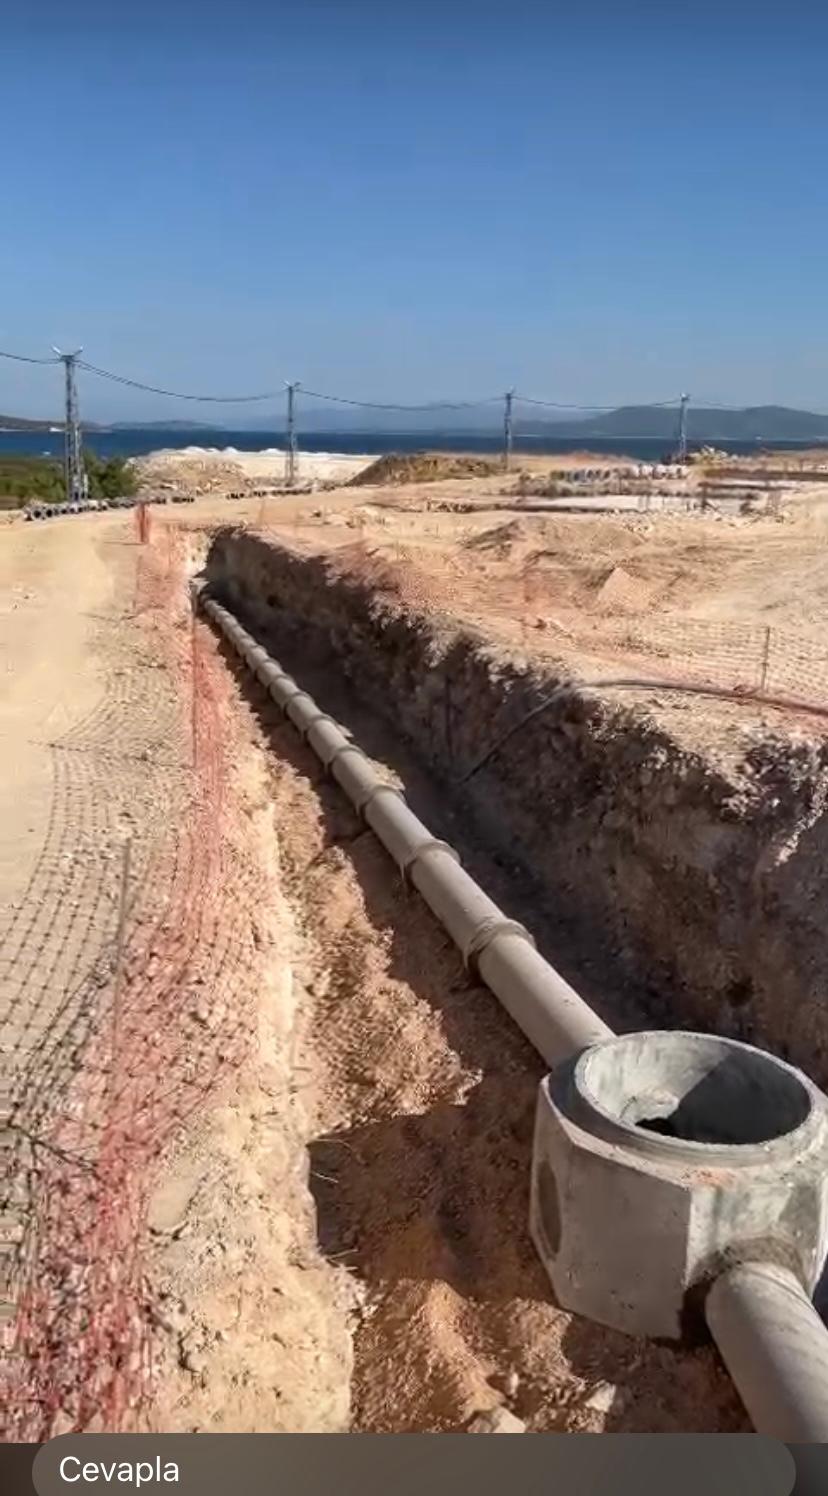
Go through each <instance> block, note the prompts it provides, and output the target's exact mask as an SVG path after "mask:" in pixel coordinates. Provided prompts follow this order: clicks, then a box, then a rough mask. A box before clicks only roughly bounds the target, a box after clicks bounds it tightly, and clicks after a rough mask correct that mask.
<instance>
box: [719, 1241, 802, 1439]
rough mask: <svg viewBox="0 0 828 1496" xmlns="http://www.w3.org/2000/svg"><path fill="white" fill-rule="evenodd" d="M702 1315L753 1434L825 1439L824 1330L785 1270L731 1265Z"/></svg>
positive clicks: (791, 1276) (763, 1265)
mask: <svg viewBox="0 0 828 1496" xmlns="http://www.w3.org/2000/svg"><path fill="white" fill-rule="evenodd" d="M705 1313H706V1317H707V1323H708V1325H709V1327H710V1333H711V1334H712V1336H713V1339H714V1340H715V1342H716V1344H717V1346H718V1347H719V1350H720V1352H721V1355H722V1360H723V1361H724V1363H725V1366H726V1367H727V1369H728V1371H729V1372H730V1375H731V1376H732V1378H733V1380H734V1382H735V1384H736V1386H737V1387H738V1389H739V1394H740V1396H741V1399H742V1402H743V1403H744V1405H745V1407H746V1408H747V1411H748V1413H749V1414H750V1418H751V1421H752V1423H753V1425H754V1427H755V1428H756V1429H757V1430H758V1432H759V1433H761V1434H772V1435H773V1436H774V1437H775V1438H777V1439H782V1440H784V1441H785V1443H788V1444H811V1443H828V1334H826V1330H825V1326H824V1324H823V1323H822V1320H821V1319H820V1317H819V1315H818V1314H817V1311H816V1309H815V1308H814V1306H813V1304H812V1303H811V1300H810V1299H809V1298H808V1295H807V1294H806V1293H805V1290H804V1289H803V1287H802V1285H801V1283H799V1281H798V1280H797V1279H796V1278H795V1277H794V1275H793V1273H792V1272H790V1271H789V1270H788V1269H787V1268H783V1267H775V1266H772V1265H771V1264H770V1263H758V1262H751V1263H745V1264H743V1265H741V1266H740V1267H734V1268H732V1269H731V1270H730V1272H727V1273H724V1274H723V1275H722V1277H720V1278H719V1279H717V1281H716V1282H715V1283H714V1284H713V1287H712V1288H711V1290H710V1292H709V1294H708V1296H707V1304H706V1306H705Z"/></svg>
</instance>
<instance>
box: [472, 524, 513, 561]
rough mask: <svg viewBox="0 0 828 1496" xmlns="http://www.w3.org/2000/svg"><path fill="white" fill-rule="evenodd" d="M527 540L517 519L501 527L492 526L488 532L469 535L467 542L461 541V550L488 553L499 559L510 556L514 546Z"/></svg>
mask: <svg viewBox="0 0 828 1496" xmlns="http://www.w3.org/2000/svg"><path fill="white" fill-rule="evenodd" d="M527 538H528V535H527V530H526V526H525V525H524V524H523V523H522V522H521V520H519V519H513V520H508V521H507V522H506V523H505V524H503V525H493V526H492V528H491V529H490V530H482V531H481V532H480V534H479V535H471V536H470V537H469V539H468V540H464V541H463V549H464V550H466V551H490V552H492V553H493V554H494V555H496V556H499V557H504V558H505V557H508V556H510V555H511V553H512V550H513V548H514V546H515V545H518V544H520V543H521V542H524V541H526V540H527Z"/></svg>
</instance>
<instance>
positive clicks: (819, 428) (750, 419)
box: [520, 404, 828, 442]
mask: <svg viewBox="0 0 828 1496" xmlns="http://www.w3.org/2000/svg"><path fill="white" fill-rule="evenodd" d="M520 427H521V430H523V431H525V432H530V431H536V432H537V433H538V434H542V433H544V432H546V433H548V434H549V435H550V436H552V435H555V436H570V435H571V436H576V437H579V438H580V437H585V436H600V437H619V438H620V437H647V436H651V437H663V438H664V440H665V441H670V440H673V439H674V438H675V435H676V431H677V428H678V412H677V410H676V409H675V408H674V407H668V408H666V409H657V408H653V407H652V406H646V405H622V406H620V407H619V408H618V410H610V411H606V412H602V413H601V414H600V415H595V416H588V417H587V418H586V419H585V420H574V421H573V420H565V421H544V422H537V421H533V422H531V424H530V423H529V422H527V421H521V423H520ZM687 433H688V436H689V438H690V440H691V441H692V442H728V441H731V442H733V441H739V442H753V441H755V442H772V441H791V442H802V441H805V442H809V441H813V442H819V441H828V416H823V415H816V414H815V413H814V412H813V411H808V410H792V409H790V408H789V407H788V406H785V405H750V406H747V407H746V408H745V409H744V410H716V409H712V408H709V407H704V406H699V407H698V408H696V407H695V406H693V405H692V404H691V405H690V407H689V410H688V413H687Z"/></svg>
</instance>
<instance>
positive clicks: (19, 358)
mask: <svg viewBox="0 0 828 1496" xmlns="http://www.w3.org/2000/svg"><path fill="white" fill-rule="evenodd" d="M0 358H13V359H14V361H15V363H18V364H59V363H60V359H59V358H29V356H28V354H26V353H6V352H5V351H4V349H2V348H0Z"/></svg>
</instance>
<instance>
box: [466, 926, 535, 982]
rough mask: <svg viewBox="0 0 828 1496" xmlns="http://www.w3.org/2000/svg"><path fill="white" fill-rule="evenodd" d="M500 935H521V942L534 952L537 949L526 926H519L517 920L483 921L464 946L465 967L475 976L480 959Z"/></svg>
mask: <svg viewBox="0 0 828 1496" xmlns="http://www.w3.org/2000/svg"><path fill="white" fill-rule="evenodd" d="M499 935H519V936H520V938H521V940H525V941H526V942H527V943H528V944H529V945H531V947H532V949H533V950H534V949H535V942H534V940H533V939H532V936H531V935H530V934H529V931H528V930H527V929H526V927H525V925H519V924H518V923H517V920H514V919H505V918H502V917H501V918H499V919H498V918H495V917H494V916H492V917H491V918H489V919H482V920H481V921H480V924H479V925H477V927H476V928H475V929H474V930H473V931H472V933H471V935H470V936H469V938H468V940H467V941H466V943H465V945H464V946H463V962H464V965H465V966H466V967H467V968H468V970H469V971H470V972H472V973H473V974H474V975H475V976H476V975H477V969H478V966H479V965H480V957H481V956H482V955H483V954H484V952H485V951H487V950H488V948H489V946H490V945H491V943H492V941H493V940H496V939H497V937H498V936H499Z"/></svg>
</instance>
